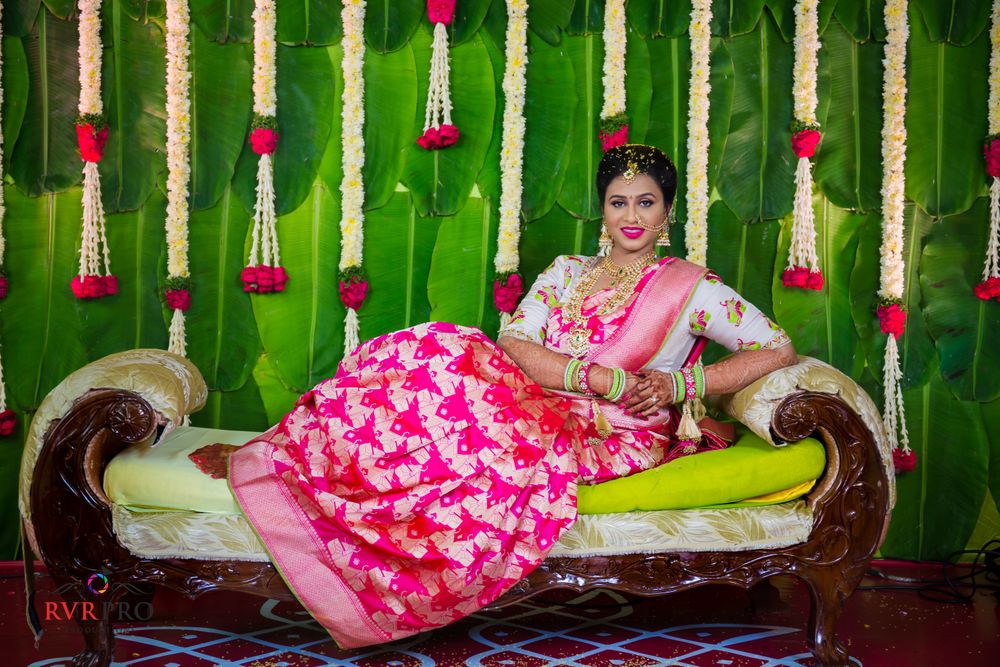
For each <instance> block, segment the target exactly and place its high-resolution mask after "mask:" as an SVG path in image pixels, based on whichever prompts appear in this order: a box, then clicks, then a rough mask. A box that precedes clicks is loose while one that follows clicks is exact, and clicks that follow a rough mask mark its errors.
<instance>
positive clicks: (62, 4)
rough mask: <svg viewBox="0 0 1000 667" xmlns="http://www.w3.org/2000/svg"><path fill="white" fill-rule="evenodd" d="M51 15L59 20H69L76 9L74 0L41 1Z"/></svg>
mask: <svg viewBox="0 0 1000 667" xmlns="http://www.w3.org/2000/svg"><path fill="white" fill-rule="evenodd" d="M42 1H43V2H44V3H45V6H46V7H47V8H48V10H49V11H50V12H52V14H53V15H54V16H56V17H58V18H60V19H63V20H65V19H67V18H69V16H70V14H72V13H73V10H75V9H76V0H42Z"/></svg>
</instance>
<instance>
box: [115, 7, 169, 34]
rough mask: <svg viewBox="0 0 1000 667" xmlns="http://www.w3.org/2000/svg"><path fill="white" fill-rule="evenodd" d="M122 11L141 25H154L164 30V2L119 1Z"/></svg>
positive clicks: (165, 10) (165, 13)
mask: <svg viewBox="0 0 1000 667" xmlns="http://www.w3.org/2000/svg"><path fill="white" fill-rule="evenodd" d="M121 5H122V11H124V12H125V13H126V14H128V15H129V16H130V17H131V18H132V19H134V20H136V21H139V22H141V23H156V24H157V25H159V26H161V27H162V28H164V31H166V25H165V21H164V19H166V17H167V2H166V0H121Z"/></svg>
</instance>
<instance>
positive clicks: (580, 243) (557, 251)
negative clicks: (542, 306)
mask: <svg viewBox="0 0 1000 667" xmlns="http://www.w3.org/2000/svg"><path fill="white" fill-rule="evenodd" d="M599 236H600V225H599V224H597V223H596V222H593V221H587V220H580V219H579V218H577V217H574V216H572V215H570V214H569V213H567V212H566V211H565V210H564V209H563V208H562V207H561V206H553V207H552V209H550V210H549V212H548V213H546V214H545V216H544V217H542V218H539V219H538V220H535V221H533V222H530V223H528V224H526V225H524V227H523V228H522V230H521V248H520V258H521V268H520V271H519V273H520V274H521V277H522V278H523V279H524V282H525V288H527V287H528V286H530V285H531V283H533V282H534V280H535V278H536V277H538V274H540V273H541V272H542V271H544V270H545V269H546V268H547V267H548V266H549V264H551V263H552V261H553V260H554V259H555V258H556V257H557V256H559V255H596V254H597V239H598V237H599Z"/></svg>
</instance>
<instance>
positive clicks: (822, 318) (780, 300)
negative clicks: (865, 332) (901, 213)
mask: <svg viewBox="0 0 1000 667" xmlns="http://www.w3.org/2000/svg"><path fill="white" fill-rule="evenodd" d="M813 213H814V215H815V225H816V255H817V257H818V259H819V264H820V269H821V270H822V271H823V278H824V283H825V284H824V286H823V290H822V291H815V290H805V289H800V288H797V287H785V286H784V285H783V284H782V283H781V272H782V271H783V270H784V268H785V266H787V263H788V248H789V245H790V244H791V235H792V216H788V217H786V218H785V219H784V220H782V221H781V236H780V237H779V240H778V261H777V266H776V267H775V268H776V270H775V271H774V281H773V287H772V290H773V291H772V294H773V296H774V314H775V315H776V316H777V318H778V322H779V323H780V324H781V326H782V328H784V329H785V331H787V332H788V335H789V336H791V338H792V342H793V343H794V344H795V349H796V351H797V352H798V353H799V354H806V355H809V356H811V357H816V358H817V359H822V360H823V361H825V362H827V363H829V364H831V365H833V366H836V367H837V368H839V369H840V370H842V371H844V372H845V373H847V374H848V375H851V376H853V377H858V376H860V375H861V371H862V369H863V368H864V364H865V359H864V357H863V356H861V355H858V354H857V349H858V345H859V344H860V341H859V339H858V334H857V332H856V331H855V328H854V322H853V321H852V320H851V295H850V293H849V290H848V288H849V286H850V277H851V271H852V270H853V268H854V256H855V254H856V251H857V247H858V235H857V231H858V228H859V227H860V226H861V225H862V224H863V223H864V219H865V218H864V216H862V215H854V214H851V213H850V212H848V211H844V210H842V209H838V208H837V207H836V206H834V205H833V204H831V203H830V201H829V200H828V199H826V198H825V197H823V196H822V195H817V196H815V197H814V198H813Z"/></svg>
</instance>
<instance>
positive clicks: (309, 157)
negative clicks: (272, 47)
mask: <svg viewBox="0 0 1000 667" xmlns="http://www.w3.org/2000/svg"><path fill="white" fill-rule="evenodd" d="M229 48H231V47H229ZM336 71H337V70H335V68H334V67H332V66H331V64H330V54H329V52H328V50H327V49H317V48H310V49H299V48H294V47H287V46H281V45H279V46H278V75H277V76H278V134H279V136H280V137H281V138H280V141H279V142H278V150H277V151H276V152H275V153H274V191H275V194H276V197H275V202H274V206H275V210H276V211H277V213H278V215H284V214H286V213H289V212H291V211H294V210H296V209H297V208H299V206H300V205H301V204H302V202H303V201H304V200H305V199H306V197H308V196H309V194H310V190H311V189H312V184H313V181H315V180H316V175H317V172H318V171H319V166H320V160H321V159H322V158H323V154H322V153H321V152H320V151H318V150H316V149H315V147H316V146H325V145H326V143H327V139H328V138H329V136H330V127H331V124H332V120H333V109H334V102H333V98H334V78H335V73H336ZM258 159H259V156H258V155H257V154H256V153H254V152H253V150H252V149H251V148H250V142H249V140H247V141H245V143H244V144H243V152H242V154H241V155H240V157H239V160H238V161H237V163H236V174H235V176H234V177H233V192H235V193H236V195H237V196H238V197H239V198H240V201H241V202H243V206H245V207H246V209H247V210H248V211H253V210H254V205H255V203H256V201H257V194H256V191H257V163H258Z"/></svg>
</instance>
